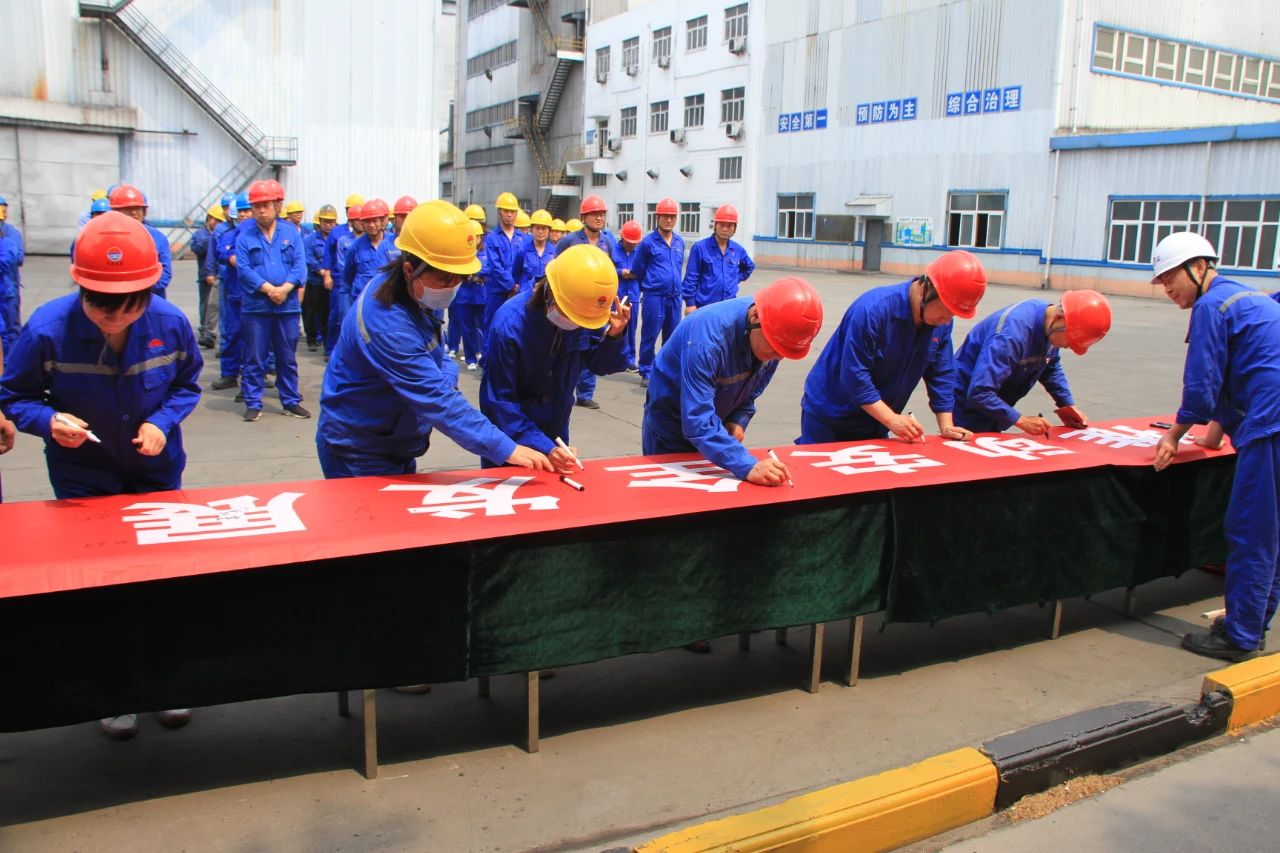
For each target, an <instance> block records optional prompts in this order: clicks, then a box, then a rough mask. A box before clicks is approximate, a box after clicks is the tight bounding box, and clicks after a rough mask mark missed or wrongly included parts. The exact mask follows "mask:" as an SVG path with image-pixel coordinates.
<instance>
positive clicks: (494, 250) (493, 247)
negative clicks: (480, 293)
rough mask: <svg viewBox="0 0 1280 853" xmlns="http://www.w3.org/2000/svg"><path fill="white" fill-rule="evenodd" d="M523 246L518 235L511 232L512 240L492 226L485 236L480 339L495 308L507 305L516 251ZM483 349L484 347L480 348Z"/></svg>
mask: <svg viewBox="0 0 1280 853" xmlns="http://www.w3.org/2000/svg"><path fill="white" fill-rule="evenodd" d="M522 243H523V240H522V239H520V232H519V231H515V230H512V232H511V236H510V237H508V236H507V233H506V232H505V231H503V230H502V226H501V225H495V226H494V228H493V230H492V231H490V232H489V233H488V234H486V235H485V236H484V248H485V251H486V252H487V253H488V255H489V268H488V269H487V270H486V271H485V279H484V319H483V320H482V321H481V329H482V337H483V336H484V335H487V334H488V333H489V324H490V323H492V322H493V315H494V314H496V313H497V311H498V306H500V305H502V303H504V302H506V301H507V298H508V297H509V296H511V291H512V290H514V289H515V286H516V280H515V266H516V254H517V250H518V247H519V246H520V244H522ZM482 346H483V344H482Z"/></svg>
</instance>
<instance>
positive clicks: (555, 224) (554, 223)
mask: <svg viewBox="0 0 1280 853" xmlns="http://www.w3.org/2000/svg"><path fill="white" fill-rule="evenodd" d="M551 230H552V231H566V230H568V226H567V225H565V224H564V220H563V219H553V220H551Z"/></svg>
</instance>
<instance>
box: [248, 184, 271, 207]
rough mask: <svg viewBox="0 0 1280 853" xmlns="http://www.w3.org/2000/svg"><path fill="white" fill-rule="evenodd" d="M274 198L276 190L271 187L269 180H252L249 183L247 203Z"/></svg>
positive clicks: (256, 202)
mask: <svg viewBox="0 0 1280 853" xmlns="http://www.w3.org/2000/svg"><path fill="white" fill-rule="evenodd" d="M275 200H276V191H275V189H273V188H272V186H271V182H270V181H254V182H253V183H251V184H249V204H258V203H260V202H264V201H275Z"/></svg>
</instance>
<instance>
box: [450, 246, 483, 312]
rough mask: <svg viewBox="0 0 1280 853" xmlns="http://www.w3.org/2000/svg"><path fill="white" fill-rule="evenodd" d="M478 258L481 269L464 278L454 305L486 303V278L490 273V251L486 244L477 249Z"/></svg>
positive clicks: (454, 299)
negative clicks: (485, 246) (486, 248)
mask: <svg viewBox="0 0 1280 853" xmlns="http://www.w3.org/2000/svg"><path fill="white" fill-rule="evenodd" d="M476 260H478V261H480V269H478V270H476V272H474V273H473V274H471V275H470V276H468V277H467V278H465V279H463V280H462V284H461V285H459V287H458V295H457V296H455V297H454V298H453V304H454V305H483V304H484V280H485V277H486V276H487V275H488V273H489V253H488V251H486V250H485V248H484V246H481V247H480V248H479V249H478V250H477V251H476Z"/></svg>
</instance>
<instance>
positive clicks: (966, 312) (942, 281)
mask: <svg viewBox="0 0 1280 853" xmlns="http://www.w3.org/2000/svg"><path fill="white" fill-rule="evenodd" d="M924 274H925V275H927V276H928V277H929V281H931V282H933V286H934V288H935V289H936V290H937V291H938V298H939V299H941V300H942V304H943V305H945V306H947V310H948V311H950V312H951V313H952V314H955V315H956V316H957V317H960V318H962V319H965V320H972V319H973V315H974V314H976V313H978V300H980V299H982V295H983V294H984V293H986V292H987V273H986V271H985V270H984V269H983V268H982V264H981V263H980V262H979V261H978V258H977V257H976V256H975V255H974V254H973V253H972V252H966V251H965V250H964V249H953V250H951V251H950V252H947V253H946V254H944V255H942V256H941V257H940V258H938V259H937V260H935V261H934V262H933V263H931V264H929V266H927V267H925V270H924Z"/></svg>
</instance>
